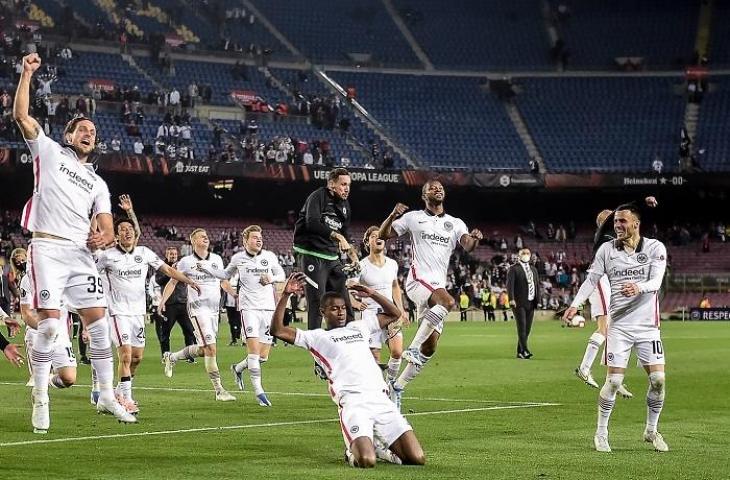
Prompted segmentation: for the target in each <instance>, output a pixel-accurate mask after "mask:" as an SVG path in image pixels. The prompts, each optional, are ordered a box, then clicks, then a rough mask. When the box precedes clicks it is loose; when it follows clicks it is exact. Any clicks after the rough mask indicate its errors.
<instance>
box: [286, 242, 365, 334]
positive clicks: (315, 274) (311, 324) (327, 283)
mask: <svg viewBox="0 0 730 480" xmlns="http://www.w3.org/2000/svg"><path fill="white" fill-rule="evenodd" d="M298 263H299V268H300V269H301V271H302V272H304V274H305V275H306V276H307V277H309V278H310V279H311V280H312V281H313V282H314V283H316V284H317V287H314V286H313V285H310V283H309V282H307V283H306V288H305V291H304V292H305V294H306V296H307V328H309V330H314V329H317V328H322V315H321V314H320V313H319V301H320V299H321V298H322V295H324V294H325V293H326V292H337V293H339V294H340V295H342V297H343V298H344V299H345V303H346V304H347V321H348V322H350V321H352V320H354V319H355V316H354V314H353V312H352V305H350V296H349V295H348V293H347V287H346V286H345V282H346V281H347V276H346V275H345V273H344V272H343V271H342V262H340V261H339V260H324V259H321V258H317V257H313V256H311V255H302V254H300V255H299V259H298Z"/></svg>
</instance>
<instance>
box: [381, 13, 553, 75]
mask: <svg viewBox="0 0 730 480" xmlns="http://www.w3.org/2000/svg"><path fill="white" fill-rule="evenodd" d="M395 4H396V6H397V8H398V9H399V11H400V12H401V15H402V16H404V18H407V19H408V18H410V17H409V16H408V15H406V12H408V11H411V12H416V13H415V16H414V18H417V19H415V20H413V21H410V20H409V21H408V22H407V23H408V26H409V28H410V30H411V32H412V33H413V35H414V36H415V37H416V40H417V41H418V42H419V44H420V45H421V46H422V47H423V49H424V50H425V52H426V54H427V55H428V57H429V58H430V60H431V61H432V62H433V63H434V65H436V67H443V68H456V69H465V70H485V69H491V70H498V69H505V68H511V69H530V70H535V69H548V68H551V66H552V64H551V62H550V57H549V49H550V45H549V41H548V35H547V33H546V28H545V25H544V22H543V19H542V13H541V8H542V7H541V4H542V2H541V1H540V0H511V1H508V2H507V1H503V0H454V1H450V2H445V1H443V0H396V1H395Z"/></svg>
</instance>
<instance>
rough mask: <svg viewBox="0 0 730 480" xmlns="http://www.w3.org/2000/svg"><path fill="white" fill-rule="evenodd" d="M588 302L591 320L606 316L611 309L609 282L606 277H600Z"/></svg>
mask: <svg viewBox="0 0 730 480" xmlns="http://www.w3.org/2000/svg"><path fill="white" fill-rule="evenodd" d="M588 301H589V302H590V304H591V318H593V319H595V318H597V317H604V316H606V315H608V312H609V309H610V307H611V282H609V280H608V275H604V276H602V277H601V279H600V280H599V281H598V285H596V288H595V289H594V290H593V293H591V296H590V297H588Z"/></svg>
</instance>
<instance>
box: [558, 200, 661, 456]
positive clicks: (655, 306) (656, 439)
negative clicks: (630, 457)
mask: <svg viewBox="0 0 730 480" xmlns="http://www.w3.org/2000/svg"><path fill="white" fill-rule="evenodd" d="M613 225H614V231H615V232H616V240H614V241H612V242H606V243H604V244H603V245H602V246H601V248H599V249H598V252H597V253H596V256H595V258H594V260H593V264H592V265H591V269H590V270H589V271H588V277H587V278H586V280H585V282H583V285H581V287H580V290H579V291H578V294H577V295H576V297H575V299H574V300H573V303H572V304H571V306H570V308H568V309H567V310H566V311H565V314H564V316H563V318H564V319H565V320H566V321H568V320H570V319H572V318H573V316H575V314H576V313H577V311H578V307H579V306H580V305H581V304H583V302H585V300H586V299H587V298H588V295H590V293H591V292H592V291H593V289H595V288H596V285H597V284H598V282H599V280H600V278H601V276H603V275H604V274H606V275H608V279H609V282H610V285H611V303H610V307H609V308H610V317H611V321H610V324H609V326H608V331H607V335H606V347H605V350H604V360H605V362H606V364H607V365H608V375H607V376H606V382H605V383H604V384H603V387H601V390H600V394H599V397H598V427H597V430H596V434H595V436H594V438H593V442H594V445H595V448H596V450H597V451H599V452H610V451H611V447H610V446H609V443H608V421H609V418H610V416H611V411H612V410H613V406H614V403H615V401H616V393H617V392H618V389H619V387H620V386H621V384H622V383H623V378H624V373H625V371H626V367H627V366H628V362H629V355H630V354H631V350H632V349H633V350H635V351H636V354H637V356H638V358H639V362H641V364H642V366H643V367H644V370H646V372H647V374H648V376H649V389H648V391H647V394H646V404H647V414H646V428H645V429H644V440H645V441H647V442H649V443H652V444H653V446H654V448H655V449H656V450H657V451H661V452H666V451H668V450H669V447H668V446H667V444H666V442H665V441H664V438H663V437H662V435H661V434H660V433H659V432H658V431H657V424H658V423H659V415H660V413H661V411H662V407H663V406H664V383H665V375H664V362H665V359H664V347H663V345H662V340H661V336H660V333H659V320H660V317H659V315H660V310H659V289H660V288H661V285H662V280H663V278H664V271H665V269H666V266H667V249H666V248H665V247H664V244H663V243H662V242H660V241H659V240H655V239H652V238H646V237H642V236H641V235H640V233H639V226H640V218H639V212H638V210H637V209H636V207H635V206H633V205H625V206H621V207H619V208H618V209H617V210H616V213H615V214H614V220H613Z"/></svg>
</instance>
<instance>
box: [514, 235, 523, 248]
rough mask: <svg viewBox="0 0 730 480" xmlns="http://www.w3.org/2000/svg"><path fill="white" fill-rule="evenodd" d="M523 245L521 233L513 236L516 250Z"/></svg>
mask: <svg viewBox="0 0 730 480" xmlns="http://www.w3.org/2000/svg"><path fill="white" fill-rule="evenodd" d="M524 246H525V242H524V241H523V240H522V235H520V234H517V236H516V237H515V248H516V249H517V250H522V249H523V248H524Z"/></svg>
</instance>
